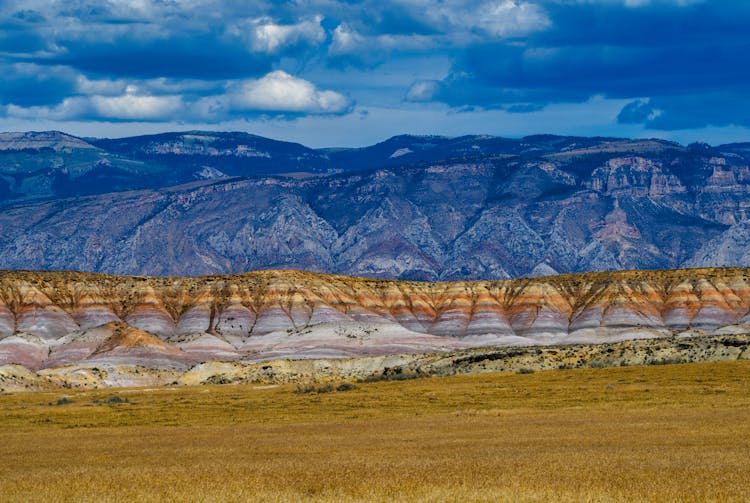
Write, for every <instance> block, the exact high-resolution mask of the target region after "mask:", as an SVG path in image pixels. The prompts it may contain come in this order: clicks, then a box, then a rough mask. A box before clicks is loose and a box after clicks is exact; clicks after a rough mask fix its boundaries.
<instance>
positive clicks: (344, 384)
mask: <svg viewBox="0 0 750 503" xmlns="http://www.w3.org/2000/svg"><path fill="white" fill-rule="evenodd" d="M353 389H357V386H356V385H354V384H352V383H350V382H342V383H341V384H339V385H338V386H336V391H351V390H353Z"/></svg>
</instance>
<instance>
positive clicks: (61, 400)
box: [55, 396, 73, 405]
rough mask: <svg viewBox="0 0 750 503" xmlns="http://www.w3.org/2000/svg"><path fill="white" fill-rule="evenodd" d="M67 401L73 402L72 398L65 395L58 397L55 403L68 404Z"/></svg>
mask: <svg viewBox="0 0 750 503" xmlns="http://www.w3.org/2000/svg"><path fill="white" fill-rule="evenodd" d="M69 403H73V400H71V399H70V398H68V397H67V396H64V397H62V398H58V399H57V402H56V403H55V405H68V404H69Z"/></svg>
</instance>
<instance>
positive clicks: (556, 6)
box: [0, 0, 750, 146]
mask: <svg viewBox="0 0 750 503" xmlns="http://www.w3.org/2000/svg"><path fill="white" fill-rule="evenodd" d="M749 26H750V2H746V1H744V0H743V1H728V0H528V1H527V0H442V1H441V0H412V1H405V0H348V1H341V2H333V1H329V0H306V1H305V0H297V1H289V2H263V1H253V2H225V1H219V0H162V1H157V0H131V1H97V2H92V1H87V0H68V1H49V0H23V1H12V0H0V71H1V72H2V75H3V78H2V80H0V129H2V130H32V129H33V130H41V129H60V130H63V131H68V132H71V133H73V134H78V135H83V136H86V135H91V136H126V135H135V134H145V133H154V132H160V131H167V130H186V129H218V130H242V131H249V132H252V133H256V134H261V135H265V136H270V137H274V138H280V139H287V140H292V141H299V142H302V143H305V144H308V145H311V146H357V145H364V144H369V143H373V142H376V141H380V140H382V139H385V138H386V137H389V136H392V135H395V134H401V133H415V134H443V135H450V136H453V135H461V134H471V133H477V134H494V135H502V136H512V137H518V136H523V135H527V134H535V133H556V134H576V135H607V136H629V137H663V138H668V139H674V140H678V141H681V142H683V143H687V142H692V141H708V142H709V143H714V144H717V143H723V142H730V141H743V140H745V141H750V84H748V82H750V30H749V29H748V27H749Z"/></svg>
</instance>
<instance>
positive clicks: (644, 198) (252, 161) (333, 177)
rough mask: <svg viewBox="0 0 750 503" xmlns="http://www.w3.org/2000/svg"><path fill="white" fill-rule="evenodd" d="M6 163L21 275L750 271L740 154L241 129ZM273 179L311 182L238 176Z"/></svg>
mask: <svg viewBox="0 0 750 503" xmlns="http://www.w3.org/2000/svg"><path fill="white" fill-rule="evenodd" d="M3 142H5V143H3ZM19 142H21V143H19ZM23 142H26V143H23ZM2 145H6V146H7V147H8V148H7V149H6V150H3V147H2ZM0 151H2V152H0V161H3V163H0V196H2V193H3V190H5V195H6V196H7V197H8V198H9V199H6V201H5V206H2V207H0V208H2V209H0V267H2V268H7V269H75V270H84V271H100V272H107V273H117V274H146V275H200V274H224V273H240V272H245V271H249V270H254V269H264V268H292V269H305V270H312V271H319V272H329V273H340V274H354V275H365V276H370V277H379V278H401V279H419V280H430V281H435V280H453V279H500V278H508V277H521V276H529V275H540V274H554V273H568V272H578V271H593V270H621V269H656V268H674V267H682V266H713V265H722V266H743V265H750V258H748V257H750V233H749V231H748V224H747V222H748V206H750V167H748V157H750V154H748V152H749V150H748V149H747V148H745V147H743V145H742V144H737V145H725V146H721V147H716V148H714V147H709V146H706V145H692V146H690V147H682V146H680V145H676V144H674V143H669V142H663V141H656V140H640V141H637V140H614V139H607V138H568V137H552V136H536V137H528V138H524V139H521V140H508V139H502V138H493V137H477V136H470V137H462V138H455V139H449V138H441V137H409V136H403V137H395V138H392V139H391V140H388V141H386V142H383V143H381V144H378V145H375V146H372V147H367V148H364V149H348V150H346V149H345V150H341V149H337V150H330V149H329V150H312V149H307V148H306V147H303V146H301V145H295V144H286V143H283V142H274V141H272V140H266V139H263V138H260V137H255V136H252V135H247V134H240V133H200V132H194V133H179V134H178V133H170V134H165V135H155V136H149V137H138V138H130V139H123V140H106V141H105V140H100V141H94V140H91V142H84V141H83V140H80V139H75V138H72V137H69V136H66V135H62V134H61V133H35V134H30V133H29V134H25V136H24V135H18V134H16V135H6V136H5V137H0ZM3 152H4V153H3ZM3 156H5V157H3ZM439 159H442V160H439ZM14 163H15V164H14ZM24 163H26V164H24ZM35 163H36V164H35ZM248 163H249V164H248ZM258 163H266V164H263V165H261V164H258ZM32 165H33V166H32ZM48 165H49V166H48ZM24 166H25V167H24ZM29 166H32V167H34V166H36V167H35V168H34V169H31V168H30V167H29ZM44 166H47V167H46V168H44V169H42V168H43V167H44ZM50 166H51V167H50ZM92 166H93V167H92ZM263 166H266V167H265V168H264V167H263ZM269 166H270V167H269ZM342 166H343V167H342ZM373 166H381V167H377V168H375V169H372V167H373ZM37 168H39V169H37ZM344 168H346V170H347V172H344V173H339V174H331V173H330V171H331V170H337V169H344ZM360 168H368V170H365V171H353V170H357V169H360ZM264 169H271V170H272V172H274V173H281V172H284V171H293V170H298V171H299V170H302V171H305V170H306V174H305V176H304V177H299V176H298V175H295V176H294V177H282V176H255V177H248V176H245V177H237V176H229V175H237V174H244V175H247V174H253V173H256V171H253V170H261V171H263V170H264ZM45 170H46V171H45ZM274 170H275V171H274ZM316 170H317V171H316ZM321 170H322V171H321ZM197 178H209V179H210V180H206V181H195V179H197ZM3 180H5V181H6V182H3ZM187 180H192V181H191V182H190V183H189V184H182V185H176V186H168V187H165V186H164V185H165V184H166V185H169V184H170V183H173V182H174V183H177V182H185V181H187ZM3 183H6V186H5V189H3ZM124 189H139V190H129V191H125V190H124ZM19 191H20V192H19ZM24 191H26V192H24ZM21 192H23V194H25V195H23V198H26V197H27V196H28V197H32V196H33V197H34V198H36V199H43V201H40V202H35V203H31V202H25V203H20V202H19V201H18V199H17V198H18V197H21V196H19V194H20V193H21ZM61 195H67V196H71V197H60V196H61ZM14 197H15V198H16V199H13V198H14Z"/></svg>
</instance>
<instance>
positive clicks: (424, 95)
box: [406, 80, 440, 102]
mask: <svg viewBox="0 0 750 503" xmlns="http://www.w3.org/2000/svg"><path fill="white" fill-rule="evenodd" d="M439 90H440V83H439V82H438V81H436V80H418V81H416V82H414V83H413V84H412V85H411V87H410V88H409V91H408V92H407V93H406V100H407V101H414V102H419V101H431V100H432V99H433V98H434V97H435V95H436V94H437V92H438V91H439Z"/></svg>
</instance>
